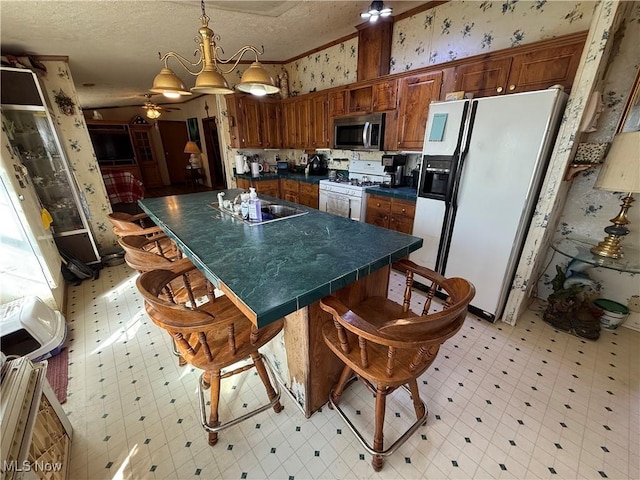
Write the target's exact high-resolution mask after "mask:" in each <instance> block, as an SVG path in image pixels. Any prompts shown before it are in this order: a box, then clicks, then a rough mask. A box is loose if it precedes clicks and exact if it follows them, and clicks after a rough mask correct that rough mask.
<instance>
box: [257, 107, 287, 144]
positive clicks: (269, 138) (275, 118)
mask: <svg viewBox="0 0 640 480" xmlns="http://www.w3.org/2000/svg"><path fill="white" fill-rule="evenodd" d="M283 123H284V122H283V121H282V107H281V105H280V102H279V101H277V100H271V99H268V100H266V101H264V102H263V103H262V124H263V137H264V140H263V144H264V148H281V147H282V130H283V129H282V124H283Z"/></svg>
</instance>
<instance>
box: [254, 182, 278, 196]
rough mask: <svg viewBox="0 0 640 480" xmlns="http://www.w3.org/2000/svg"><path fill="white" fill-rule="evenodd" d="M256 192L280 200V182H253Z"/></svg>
mask: <svg viewBox="0 0 640 480" xmlns="http://www.w3.org/2000/svg"><path fill="white" fill-rule="evenodd" d="M254 184H255V185H254V186H255V187H256V192H258V193H261V194H262V195H269V196H270V197H274V198H280V181H279V180H261V181H259V182H254Z"/></svg>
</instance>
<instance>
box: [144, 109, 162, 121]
mask: <svg viewBox="0 0 640 480" xmlns="http://www.w3.org/2000/svg"><path fill="white" fill-rule="evenodd" d="M160 115H162V114H161V113H160V111H159V110H156V109H155V108H150V109H148V110H147V118H150V119H152V120H155V119H156V118H158V117H159V116H160Z"/></svg>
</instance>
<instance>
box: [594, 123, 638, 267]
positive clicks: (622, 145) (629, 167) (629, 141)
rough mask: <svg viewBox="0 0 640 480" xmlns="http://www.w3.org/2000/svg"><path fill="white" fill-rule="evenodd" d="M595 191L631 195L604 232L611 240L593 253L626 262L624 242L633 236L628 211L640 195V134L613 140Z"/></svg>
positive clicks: (625, 134) (620, 134)
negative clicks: (638, 194)
mask: <svg viewBox="0 0 640 480" xmlns="http://www.w3.org/2000/svg"><path fill="white" fill-rule="evenodd" d="M594 188H598V189H600V190H608V191H611V192H627V196H626V197H625V198H624V199H623V200H622V205H621V207H622V208H621V209H620V212H619V213H618V215H617V216H616V217H615V218H612V219H611V220H610V221H611V222H612V223H613V225H609V226H608V227H606V228H605V229H604V231H605V233H606V234H607V236H606V237H605V239H604V240H603V241H602V242H600V243H599V244H598V245H596V246H595V247H593V248H592V249H591V253H593V254H595V255H600V256H601V257H608V258H622V257H623V256H624V253H623V252H622V247H621V245H620V240H621V239H622V238H623V237H624V236H625V235H627V234H628V233H629V229H628V228H627V224H628V223H629V219H628V218H627V211H628V210H629V208H631V204H632V203H633V200H634V198H633V194H634V193H638V192H640V131H638V132H625V133H619V134H618V135H616V136H615V137H614V139H613V143H612V144H611V149H610V150H609V153H608V155H607V157H606V158H605V161H604V164H603V165H602V169H601V170H600V175H598V179H597V180H596V183H595V185H594Z"/></svg>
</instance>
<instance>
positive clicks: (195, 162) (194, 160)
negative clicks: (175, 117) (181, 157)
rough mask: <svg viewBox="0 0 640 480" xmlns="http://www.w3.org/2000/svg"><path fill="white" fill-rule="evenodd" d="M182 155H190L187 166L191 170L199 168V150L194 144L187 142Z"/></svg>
mask: <svg viewBox="0 0 640 480" xmlns="http://www.w3.org/2000/svg"><path fill="white" fill-rule="evenodd" d="M184 153H190V154H191V156H190V157H189V164H190V165H191V168H200V149H199V148H198V145H197V144H196V142H192V141H191V140H189V141H188V142H187V144H186V145H185V146H184Z"/></svg>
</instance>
